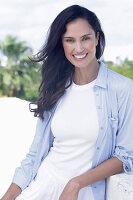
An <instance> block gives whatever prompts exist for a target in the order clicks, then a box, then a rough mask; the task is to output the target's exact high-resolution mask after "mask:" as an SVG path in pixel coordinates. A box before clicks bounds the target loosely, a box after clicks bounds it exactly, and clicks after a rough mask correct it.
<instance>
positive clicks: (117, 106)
mask: <svg viewBox="0 0 133 200" xmlns="http://www.w3.org/2000/svg"><path fill="white" fill-rule="evenodd" d="M99 64H100V68H99V73H98V76H97V79H96V82H95V85H94V88H93V89H94V95H95V101H96V107H97V112H98V119H99V127H100V128H99V133H98V134H99V135H98V138H97V141H96V146H95V153H94V156H93V161H92V168H94V167H96V166H98V165H99V164H100V163H102V162H103V161H105V160H107V159H109V158H111V157H113V156H115V157H117V158H118V159H120V160H121V161H122V162H123V168H124V171H125V172H126V173H133V81H132V80H131V79H129V78H126V77H124V76H122V75H120V74H118V73H116V72H113V71H112V70H110V69H108V68H107V67H106V66H105V65H104V63H102V62H101V61H99ZM59 101H60V100H59ZM59 101H58V102H57V104H56V105H55V106H54V108H53V109H52V110H51V111H49V112H44V121H42V120H41V119H38V122H37V126H36V133H35V137H34V139H33V142H32V144H31V147H30V149H29V153H28V154H27V155H26V158H25V159H24V160H23V161H22V162H21V166H20V167H18V168H16V170H15V174H14V177H13V182H14V183H16V184H17V185H18V186H20V187H21V189H22V190H24V189H25V188H26V187H27V186H28V185H29V184H30V182H31V181H32V180H33V179H34V178H35V176H36V174H37V171H38V168H39V166H40V164H41V162H42V161H43V159H45V157H46V156H47V154H48V152H49V150H50V147H51V146H52V145H53V140H54V136H53V134H52V132H51V119H52V116H53V115H54V112H55V110H56V107H57V105H58V103H59ZM81 119H82V116H81ZM46 181H47V178H46ZM91 186H92V191H93V194H94V199H95V200H105V193H106V179H103V180H101V181H98V182H96V183H94V184H92V185H91Z"/></svg>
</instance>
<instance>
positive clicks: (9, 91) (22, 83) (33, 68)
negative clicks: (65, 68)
mask: <svg viewBox="0 0 133 200" xmlns="http://www.w3.org/2000/svg"><path fill="white" fill-rule="evenodd" d="M0 51H1V53H2V54H3V55H4V56H5V58H6V60H7V61H6V63H5V64H2V60H1V61H0V96H10V97H11V96H15V97H19V98H22V99H26V100H36V99H37V96H38V87H39V84H40V81H41V74H40V72H39V69H40V65H39V64H38V63H32V62H31V61H30V59H29V57H30V56H31V55H32V49H31V48H30V47H28V46H27V45H26V43H25V42H19V41H18V39H17V38H16V37H12V36H10V35H9V36H7V37H6V38H5V41H4V42H0ZM3 65H4V66H3Z"/></svg>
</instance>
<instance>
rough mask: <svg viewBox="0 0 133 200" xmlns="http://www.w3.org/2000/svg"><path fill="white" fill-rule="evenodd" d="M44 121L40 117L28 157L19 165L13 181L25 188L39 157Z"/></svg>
mask: <svg viewBox="0 0 133 200" xmlns="http://www.w3.org/2000/svg"><path fill="white" fill-rule="evenodd" d="M43 127H44V122H43V121H42V120H41V119H39V118H38V120H37V125H36V132H35V136H34V139H33V142H32V144H31V146H30V149H29V152H28V153H27V154H26V158H25V159H24V160H22V162H21V165H20V167H17V168H16V170H15V173H14V177H13V180H12V182H13V183H15V184H17V185H18V186H19V187H20V188H21V189H22V190H24V189H25V188H26V187H27V186H28V185H29V183H30V181H31V179H32V174H33V168H34V164H35V160H36V157H37V151H38V144H39V141H40V138H41V135H42V132H43Z"/></svg>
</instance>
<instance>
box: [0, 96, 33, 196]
mask: <svg viewBox="0 0 133 200" xmlns="http://www.w3.org/2000/svg"><path fill="white" fill-rule="evenodd" d="M36 121H37V118H35V117H33V113H31V112H30V111H29V102H26V101H24V100H20V99H18V98H6V97H5V98H0V197H1V196H2V195H3V193H4V192H5V191H6V189H7V188H8V186H9V185H10V183H11V180H12V177H13V174H14V170H15V168H16V167H17V166H19V164H20V162H21V160H22V159H23V158H24V157H25V154H26V153H27V151H28V149H29V146H30V144H31V142H32V139H33V137H34V133H35V127H36Z"/></svg>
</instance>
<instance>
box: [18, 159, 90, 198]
mask: <svg viewBox="0 0 133 200" xmlns="http://www.w3.org/2000/svg"><path fill="white" fill-rule="evenodd" d="M68 181H69V179H67V178H66V177H61V176H60V175H58V174H56V173H55V172H54V171H53V168H51V166H49V165H48V164H47V163H45V162H44V163H42V164H41V166H40V168H39V170H38V173H37V176H36V178H35V180H33V181H32V182H31V183H30V185H29V187H27V188H26V189H25V190H23V191H22V193H21V194H20V195H19V196H18V197H17V198H16V200H58V199H59V197H60V195H61V193H62V191H63V189H64V187H65V185H66V184H67V183H68ZM77 200H94V198H93V194H92V191H91V190H90V186H87V187H84V188H82V189H81V190H80V191H79V195H78V199H77Z"/></svg>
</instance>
